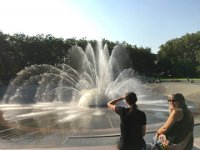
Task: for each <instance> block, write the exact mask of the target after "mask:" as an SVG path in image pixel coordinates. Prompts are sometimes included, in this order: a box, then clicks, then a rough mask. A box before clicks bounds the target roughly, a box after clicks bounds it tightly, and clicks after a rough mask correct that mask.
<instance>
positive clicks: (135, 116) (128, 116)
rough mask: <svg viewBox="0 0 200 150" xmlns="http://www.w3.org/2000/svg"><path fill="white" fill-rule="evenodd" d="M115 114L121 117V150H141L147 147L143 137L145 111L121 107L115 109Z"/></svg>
mask: <svg viewBox="0 0 200 150" xmlns="http://www.w3.org/2000/svg"><path fill="white" fill-rule="evenodd" d="M115 112H116V113H117V114H118V115H119V116H120V120H121V123H120V129H121V136H120V143H119V147H120V150H125V149H126V150H128V149H129V148H130V149H133V150H134V149H137V150H140V149H141V148H142V147H145V146H146V143H145V141H144V139H143V135H142V126H143V125H146V115H145V113H144V112H143V111H140V110H138V109H136V108H135V109H133V110H132V111H129V109H128V108H124V107H121V106H116V107H115Z"/></svg>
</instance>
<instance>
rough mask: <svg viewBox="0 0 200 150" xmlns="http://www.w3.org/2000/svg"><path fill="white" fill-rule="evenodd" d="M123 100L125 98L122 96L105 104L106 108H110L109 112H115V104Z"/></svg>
mask: <svg viewBox="0 0 200 150" xmlns="http://www.w3.org/2000/svg"><path fill="white" fill-rule="evenodd" d="M124 98H125V96H122V97H119V98H116V99H113V100H111V101H110V102H108V103H107V106H108V108H110V109H111V110H115V107H116V103H118V102H119V101H121V100H123V99H124Z"/></svg>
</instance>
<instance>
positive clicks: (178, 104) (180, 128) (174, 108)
mask: <svg viewBox="0 0 200 150" xmlns="http://www.w3.org/2000/svg"><path fill="white" fill-rule="evenodd" d="M168 102H169V117H168V119H167V121H166V122H165V124H164V125H163V126H162V127H161V128H160V129H158V131H157V137H158V136H159V135H161V134H164V135H166V138H167V140H168V141H169V143H171V145H172V146H171V147H172V149H173V148H174V149H180V150H181V149H183V150H191V149H192V147H193V140H194V138H193V126H194V120H193V117H192V115H191V113H190V111H189V110H188V108H187V105H186V103H185V98H184V96H183V95H182V94H180V93H176V94H171V95H169V97H168Z"/></svg>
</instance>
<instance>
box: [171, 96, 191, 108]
mask: <svg viewBox="0 0 200 150" xmlns="http://www.w3.org/2000/svg"><path fill="white" fill-rule="evenodd" d="M172 99H173V100H174V101H176V102H179V107H180V108H181V109H182V110H183V111H188V107H187V105H186V103H185V98H184V96H183V95H182V94H181V93H175V94H173V96H172Z"/></svg>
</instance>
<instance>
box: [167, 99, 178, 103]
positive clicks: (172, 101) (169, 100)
mask: <svg viewBox="0 0 200 150" xmlns="http://www.w3.org/2000/svg"><path fill="white" fill-rule="evenodd" d="M168 102H171V103H175V102H177V101H176V100H174V99H168Z"/></svg>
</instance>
